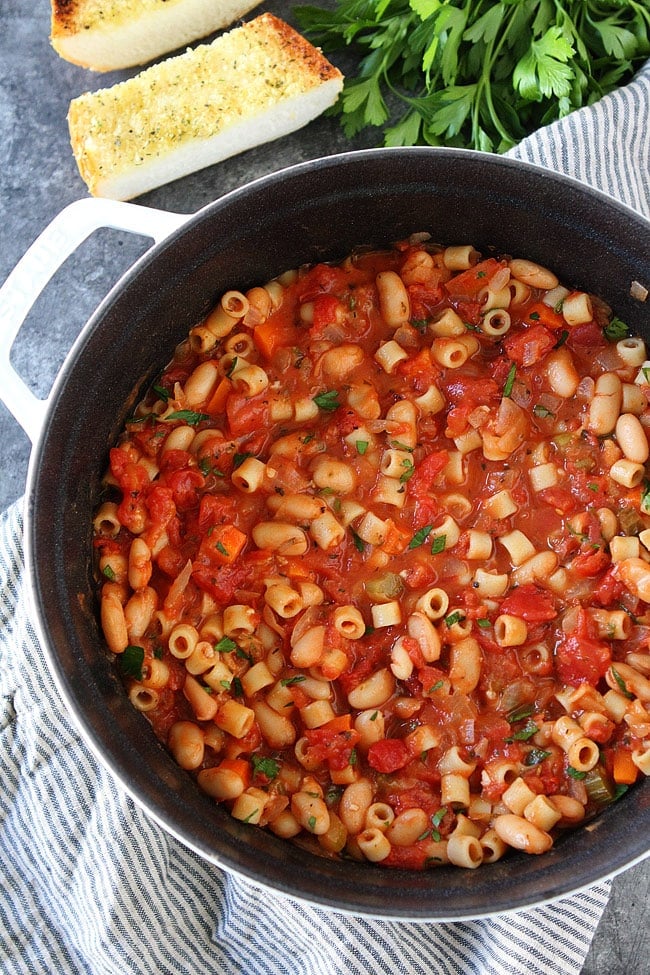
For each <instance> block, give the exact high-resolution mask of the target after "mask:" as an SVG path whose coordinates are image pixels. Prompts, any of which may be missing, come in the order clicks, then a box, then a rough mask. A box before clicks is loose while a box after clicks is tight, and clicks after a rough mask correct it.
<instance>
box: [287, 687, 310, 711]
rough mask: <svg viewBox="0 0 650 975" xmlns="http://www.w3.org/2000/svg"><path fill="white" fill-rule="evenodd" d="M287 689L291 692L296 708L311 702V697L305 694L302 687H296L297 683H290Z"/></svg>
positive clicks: (304, 706) (303, 706)
mask: <svg viewBox="0 0 650 975" xmlns="http://www.w3.org/2000/svg"><path fill="white" fill-rule="evenodd" d="M289 691H290V693H291V697H292V700H293V703H294V704H295V705H296V707H297V708H306V707H307V705H308V704H311V700H312V699H311V698H310V697H309V695H308V694H305V692H304V691H303V690H302V688H300V687H298V685H297V684H290V685H289Z"/></svg>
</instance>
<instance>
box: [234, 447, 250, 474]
mask: <svg viewBox="0 0 650 975" xmlns="http://www.w3.org/2000/svg"><path fill="white" fill-rule="evenodd" d="M254 456H255V455H254V454H251V453H250V452H249V451H248V450H245V451H244V452H243V453H241V454H235V455H234V457H233V459H232V465H233V470H236V469H237V468H238V467H241V465H242V464H243V463H244V461H245V460H248V458H249V457H254Z"/></svg>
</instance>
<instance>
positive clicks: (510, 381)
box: [503, 362, 517, 396]
mask: <svg viewBox="0 0 650 975" xmlns="http://www.w3.org/2000/svg"><path fill="white" fill-rule="evenodd" d="M516 375H517V366H516V364H515V363H514V362H513V363H512V365H511V366H510V370H509V372H508V375H507V377H506V381H505V385H504V387H503V395H504V396H512V387H513V386H514V384H515V376H516Z"/></svg>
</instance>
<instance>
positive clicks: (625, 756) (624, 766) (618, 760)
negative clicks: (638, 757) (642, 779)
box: [612, 749, 639, 785]
mask: <svg viewBox="0 0 650 975" xmlns="http://www.w3.org/2000/svg"><path fill="white" fill-rule="evenodd" d="M612 774H613V776H614V782H616V783H617V785H632V784H633V783H634V782H636V780H637V776H638V774H639V770H638V768H637V767H636V765H635V764H634V762H633V761H632V753H631V752H629V751H628V750H627V749H624V750H621V749H619V750H618V751H617V752H615V753H614V764H613V768H612Z"/></svg>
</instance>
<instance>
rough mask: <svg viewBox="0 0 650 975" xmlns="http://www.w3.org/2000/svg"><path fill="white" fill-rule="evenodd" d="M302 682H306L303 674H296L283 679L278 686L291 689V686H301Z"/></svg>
mask: <svg viewBox="0 0 650 975" xmlns="http://www.w3.org/2000/svg"><path fill="white" fill-rule="evenodd" d="M304 680H307V678H306V677H305V676H304V674H296V676H295V677H284V678H283V679H282V680H281V681H280V684H281V685H282V687H291V686H292V685H293V684H302V682H303V681H304Z"/></svg>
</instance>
